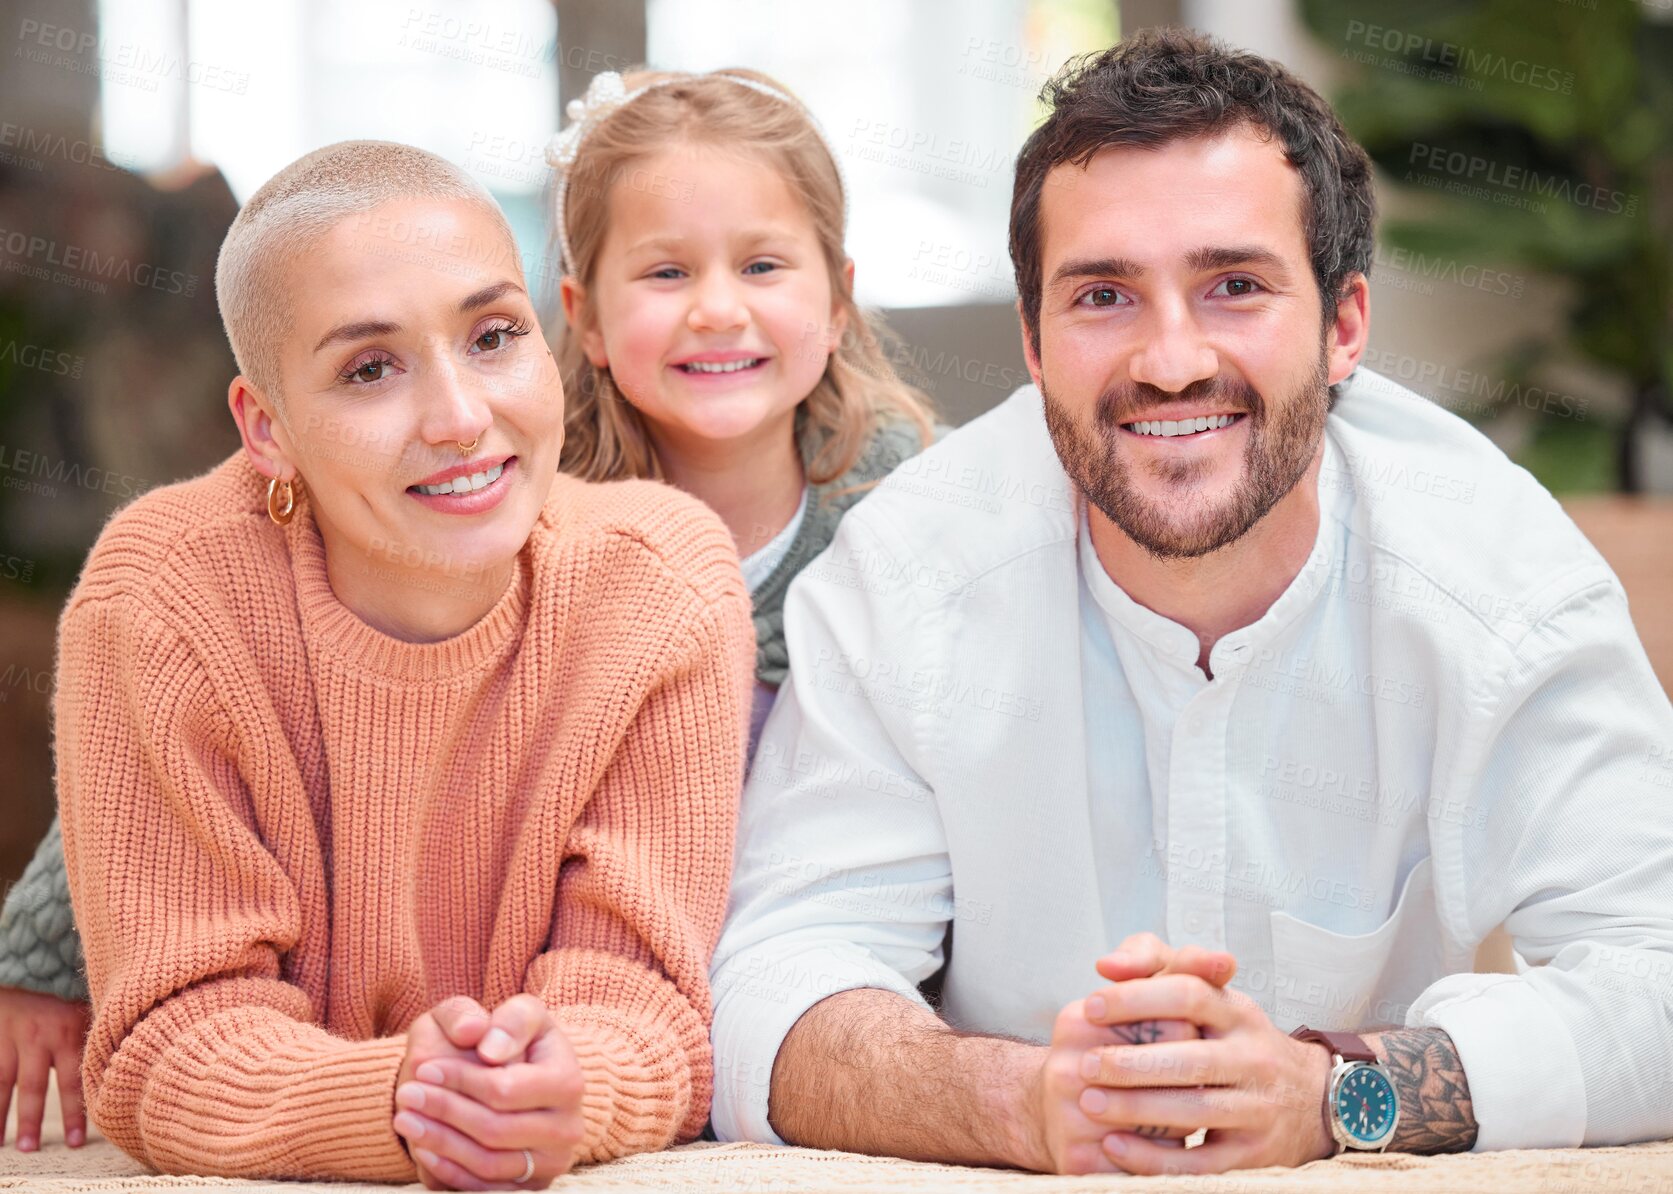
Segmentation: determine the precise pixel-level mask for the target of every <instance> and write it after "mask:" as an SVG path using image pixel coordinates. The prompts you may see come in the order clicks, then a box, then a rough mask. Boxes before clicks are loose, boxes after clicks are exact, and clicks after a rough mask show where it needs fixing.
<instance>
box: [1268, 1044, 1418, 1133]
mask: <svg viewBox="0 0 1673 1194" xmlns="http://www.w3.org/2000/svg"><path fill="white" fill-rule="evenodd" d="M1290 1035H1291V1036H1293V1037H1294V1038H1295V1039H1296V1040H1298V1041H1316V1042H1317V1043H1319V1044H1321V1045H1323V1046H1324V1047H1325V1048H1327V1049H1329V1050H1330V1058H1331V1063H1332V1069H1331V1071H1330V1082H1329V1084H1328V1085H1327V1086H1326V1087H1325V1096H1324V1122H1325V1123H1326V1124H1327V1125H1328V1126H1329V1128H1330V1134H1331V1136H1333V1137H1334V1138H1335V1140H1336V1151H1337V1153H1338V1154H1340V1153H1341V1151H1342V1150H1343V1149H1345V1148H1357V1149H1367V1150H1370V1151H1375V1152H1381V1151H1382V1150H1383V1149H1385V1148H1387V1147H1388V1142H1389V1141H1390V1140H1393V1139H1394V1129H1395V1126H1396V1125H1397V1124H1399V1122H1400V1096H1399V1095H1398V1094H1397V1093H1396V1092H1395V1090H1394V1082H1393V1080H1392V1079H1390V1078H1389V1076H1388V1071H1387V1069H1385V1068H1384V1066H1383V1064H1382V1062H1380V1061H1378V1060H1377V1055H1376V1054H1375V1053H1373V1052H1372V1051H1371V1046H1370V1045H1367V1044H1366V1043H1365V1041H1364V1039H1363V1038H1362V1037H1358V1036H1355V1035H1354V1034H1353V1033H1351V1032H1320V1031H1319V1030H1318V1029H1317V1028H1308V1027H1307V1026H1306V1025H1305V1024H1304V1025H1302V1026H1301V1027H1300V1028H1298V1029H1296V1030H1295V1031H1294V1032H1292V1033H1290Z"/></svg>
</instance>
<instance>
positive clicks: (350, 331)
mask: <svg viewBox="0 0 1673 1194" xmlns="http://www.w3.org/2000/svg"><path fill="white" fill-rule="evenodd" d="M400 330H401V325H400V324H398V323H391V322H389V321H388V320H387V319H361V320H356V321H355V322H354V323H340V324H338V325H337V326H336V327H334V328H332V329H331V330H330V331H329V332H327V333H325V335H323V336H321V337H320V342H319V343H318V344H316V345H314V351H315V352H316V353H317V352H319V350H320V349H322V348H324V347H325V346H326V345H328V344H340V343H342V342H343V341H345V340H348V341H353V340H364V339H366V338H367V337H368V336H388V335H392V334H394V333H395V332H398V331H400Z"/></svg>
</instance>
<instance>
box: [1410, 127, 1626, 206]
mask: <svg viewBox="0 0 1673 1194" xmlns="http://www.w3.org/2000/svg"><path fill="white" fill-rule="evenodd" d="M1406 164H1407V165H1408V166H1415V167H1417V168H1418V169H1420V170H1425V171H1428V172H1429V173H1431V174H1442V175H1448V176H1450V177H1452V178H1454V179H1457V180H1460V181H1462V182H1465V183H1471V184H1483V185H1485V186H1486V187H1492V188H1495V189H1497V190H1499V191H1502V192H1506V193H1514V194H1518V195H1538V196H1539V197H1540V198H1542V199H1556V200H1560V201H1561V202H1564V203H1572V204H1574V205H1575V206H1576V207H1589V208H1591V209H1593V210H1595V211H1601V212H1605V213H1607V214H1609V215H1627V216H1630V215H1635V214H1636V213H1637V211H1638V196H1636V195H1628V194H1626V193H1625V192H1624V191H1616V190H1612V189H1609V188H1606V187H1600V186H1595V185H1593V184H1592V183H1589V182H1576V181H1575V180H1574V179H1572V178H1566V177H1564V176H1562V175H1558V174H1542V173H1540V171H1538V170H1532V169H1529V168H1528V167H1526V166H1507V165H1505V164H1504V163H1503V162H1496V161H1494V160H1493V159H1491V158H1484V157H1482V156H1480V155H1479V154H1471V153H1465V152H1464V151H1463V150H1461V149H1448V148H1447V147H1446V146H1444V145H1428V144H1425V143H1423V142H1421V141H1418V142H1414V143H1413V144H1412V149H1411V153H1410V154H1409V155H1408V157H1407V159H1406ZM1407 181H1413V176H1412V174H1411V172H1410V171H1408V172H1407ZM1482 197H1485V194H1484V195H1483V196H1482Z"/></svg>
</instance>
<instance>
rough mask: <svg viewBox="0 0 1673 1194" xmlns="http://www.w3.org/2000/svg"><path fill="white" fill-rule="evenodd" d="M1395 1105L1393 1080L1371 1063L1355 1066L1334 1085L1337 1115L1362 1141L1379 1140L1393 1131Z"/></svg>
mask: <svg viewBox="0 0 1673 1194" xmlns="http://www.w3.org/2000/svg"><path fill="white" fill-rule="evenodd" d="M1395 1107H1396V1103H1395V1098H1394V1084H1393V1083H1392V1082H1390V1081H1389V1080H1388V1075H1386V1074H1384V1073H1383V1072H1382V1071H1381V1070H1379V1069H1377V1068H1376V1067H1374V1066H1369V1065H1362V1066H1357V1067H1355V1069H1354V1070H1353V1071H1352V1072H1351V1073H1349V1074H1347V1075H1346V1076H1345V1077H1344V1078H1343V1079H1342V1082H1341V1085H1339V1086H1338V1087H1337V1088H1336V1118H1337V1119H1338V1120H1340V1121H1341V1123H1342V1126H1343V1127H1344V1128H1345V1129H1347V1133H1348V1135H1349V1136H1352V1137H1353V1138H1354V1139H1355V1140H1358V1141H1360V1142H1361V1143H1364V1144H1381V1143H1382V1142H1383V1140H1384V1139H1385V1138H1386V1137H1387V1136H1388V1134H1389V1133H1390V1132H1392V1131H1394V1112H1395Z"/></svg>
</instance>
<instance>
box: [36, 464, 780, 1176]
mask: <svg viewBox="0 0 1673 1194" xmlns="http://www.w3.org/2000/svg"><path fill="white" fill-rule="evenodd" d="M264 497H265V490H264V484H263V480H262V478H261V477H260V476H258V475H257V474H256V473H255V472H254V470H253V469H252V468H251V467H250V466H249V465H248V464H247V463H246V462H245V461H244V460H243V458H242V457H234V458H233V459H231V460H228V461H227V462H225V463H223V464H222V465H220V466H219V467H218V468H216V469H215V470H214V471H212V472H210V473H208V474H206V475H204V476H202V477H199V478H197V479H195V480H191V481H187V482H184V483H181V484H178V485H173V486H170V487H168V488H165V489H160V490H157V491H154V492H152V493H150V494H147V495H146V496H144V497H142V498H140V499H139V500H138V501H136V502H134V503H133V504H131V505H130V506H128V507H127V508H126V509H124V510H123V511H122V512H120V513H119V514H118V515H117V516H116V517H115V518H113V519H112V520H111V522H110V524H109V525H108V526H107V527H106V528H105V531H104V533H103V534H102V535H101V536H100V538H99V542H98V544H97V545H96V546H95V547H94V549H93V553H92V555H91V556H90V557H89V559H88V562H87V566H86V568H85V570H84V571H83V573H82V576H81V579H80V581H79V583H78V584H77V586H76V589H75V592H74V593H73V594H72V595H71V597H70V600H69V604H68V606H67V607H66V609H65V611H64V615H63V620H62V622H61V624H60V628H59V640H58V677H57V682H58V686H57V692H56V696H55V703H54V717H55V725H56V755H57V767H58V777H57V778H58V798H59V807H60V814H61V817H62V821H63V834H64V853H65V857H66V860H67V863H68V869H69V877H70V889H71V896H72V899H73V902H74V907H75V917H76V923H77V924H78V925H79V926H80V929H81V934H82V941H83V945H84V949H85V954H86V960H87V975H88V982H89V987H90V990H91V993H92V1001H93V1007H94V1018H93V1025H92V1030H91V1033H90V1035H89V1037H88V1042H87V1051H86V1054H85V1057H84V1059H83V1068H82V1075H83V1079H84V1083H85V1088H86V1092H87V1095H88V1100H89V1102H88V1106H89V1110H90V1112H91V1114H92V1116H93V1119H94V1122H96V1123H97V1124H98V1125H99V1127H100V1128H101V1130H103V1131H104V1132H105V1133H106V1135H107V1136H109V1137H110V1138H111V1139H112V1140H114V1141H115V1142H116V1143H117V1144H119V1145H120V1146H121V1147H122V1148H123V1149H125V1150H126V1151H128V1152H129V1153H131V1154H132V1155H133V1156H134V1157H136V1158H138V1159H140V1160H141V1161H144V1162H146V1163H147V1164H150V1165H151V1166H153V1167H154V1168H156V1169H159V1170H163V1171H169V1172H191V1173H205V1174H224V1175H230V1176H248V1177H257V1176H260V1177H296V1178H358V1179H369V1180H383V1181H412V1180H414V1179H415V1177H416V1171H415V1168H414V1166H413V1163H412V1161H411V1160H410V1159H409V1158H408V1156H407V1153H406V1150H405V1149H404V1148H403V1146H402V1144H401V1141H400V1138H399V1137H398V1136H397V1135H396V1133H395V1131H394V1129H393V1127H392V1125H391V1119H392V1117H393V1115H394V1110H395V1109H394V1085H395V1077H396V1073H397V1070H398V1068H399V1066H400V1064H401V1060H402V1056H403V1053H404V1051H405V1048H406V1037H405V1030H406V1028H407V1026H408V1025H409V1024H411V1022H412V1021H413V1020H414V1019H415V1018H416V1017H417V1016H419V1015H421V1014H422V1013H423V1012H425V1011H427V1010H429V1009H430V1008H432V1007H433V1006H434V1005H435V1004H436V1003H438V1002H440V1001H441V1000H443V999H445V998H447V997H448V996H451V995H456V994H465V995H470V996H472V997H474V998H476V999H478V1000H480V1001H481V1002H482V1003H483V1004H484V1005H485V1006H487V1007H490V1008H492V1007H494V1006H496V1005H498V1004H499V1003H501V1002H503V1001H504V1000H505V999H507V998H509V997H510V996H512V995H514V994H517V993H518V992H523V991H527V992H531V993H533V994H535V995H537V996H538V997H540V998H541V999H542V1000H543V1001H544V1002H545V1003H546V1004H547V1006H549V1007H550V1008H551V1009H552V1010H553V1013H554V1015H555V1017H556V1018H557V1020H558V1023H559V1024H560V1025H561V1026H562V1028H563V1029H564V1031H565V1033H566V1035H567V1036H568V1037H569V1039H570V1041H571V1042H572V1043H573V1045H574V1048H575V1051H576V1053H577V1055H578V1057H579V1059H580V1063H581V1067H582V1070H583V1073H584V1078H585V1096H584V1106H583V1113H584V1118H585V1122H586V1136H585V1140H584V1142H583V1145H582V1151H581V1155H580V1159H581V1160H599V1159H603V1158H608V1157H613V1156H618V1155H621V1154H624V1153H629V1152H634V1151H639V1150H645V1149H656V1148H661V1147H663V1146H665V1145H668V1144H670V1143H673V1142H675V1141H678V1140H682V1139H687V1138H690V1137H692V1136H695V1135H696V1134H697V1132H698V1131H699V1130H700V1129H701V1128H702V1125H703V1122H704V1120H705V1118H706V1116H707V1114H708V1108H709V1094H710V1086H711V1077H712V1070H711V1053H710V1047H709V1037H708V1029H709V1021H710V997H709V990H708V986H707V969H708V960H709V955H710V953H711V952H712V950H713V947H714V943H715V939H716V937H717V935H718V934H719V931H720V925H721V920H722V917H723V915H724V912H725V905H726V889H727V879H728V874H729V871H730V867H731V857H732V845H733V833H734V827H735V822H736V816H737V797H738V791H739V788H740V785H741V780H742V776H743V770H744V739H745V730H746V718H747V715H748V709H749V694H750V680H751V668H752V664H753V651H754V642H753V633H752V630H751V626H750V607H749V598H748V595H747V594H746V592H745V590H744V586H743V581H742V578H741V576H740V575H739V572H738V563H737V557H736V555H735V553H734V550H733V547H732V544H731V540H730V539H729V538H728V536H727V534H726V530H725V528H724V527H723V525H722V524H721V522H720V521H719V519H718V518H716V517H715V516H714V515H713V514H712V513H711V512H709V511H708V510H707V509H706V508H704V507H703V506H701V505H700V504H699V503H698V502H696V501H695V500H693V499H691V498H689V497H686V496H684V495H682V494H680V493H678V492H677V491H675V490H673V489H669V488H667V487H664V486H661V485H655V484H651V483H648V482H622V483H616V484H609V485H589V484H584V483H581V482H578V481H575V480H572V479H570V478H567V477H559V478H558V479H557V481H556V482H555V484H554V485H553V489H552V496H551V499H550V500H549V501H548V502H547V503H546V506H545V508H544V510H543V511H542V514H541V517H540V520H539V522H538V523H537V525H536V527H535V529H534V532H533V534H532V536H531V537H530V540H529V543H528V546H527V547H526V548H525V549H524V550H523V552H522V554H521V555H520V556H519V560H518V568H517V573H516V578H515V580H514V582H513V583H512V585H511V587H510V588H509V589H508V590H507V591H506V593H505V594H504V596H503V597H502V598H500V599H499V601H498V603H497V604H496V605H495V606H494V607H493V609H492V610H491V612H489V613H488V614H487V615H486V616H485V617H484V618H482V619H481V620H480V621H479V622H478V623H477V624H476V625H474V626H472V627H471V628H470V629H469V630H467V631H465V632H464V633H463V634H460V635H458V636H456V637H454V638H451V639H448V640H445V641H443V642H438V643H431V644H411V643H404V642H400V641H398V640H396V639H393V638H390V637H388V636H386V635H384V634H382V633H380V632H378V631H376V630H374V629H372V628H371V627H369V626H367V625H366V624H365V623H364V622H362V621H360V620H359V619H358V618H357V617H356V616H355V615H354V614H352V613H351V612H350V611H349V610H348V609H347V608H346V607H344V606H343V605H342V604H340V603H339V602H338V601H337V599H336V597H335V596H334V594H333V592H332V590H331V587H330V584H329V582H328V580H327V578H326V572H325V561H324V554H323V549H322V546H321V543H320V539H319V533H318V530H317V528H316V526H315V524H314V522H313V520H312V519H311V517H309V515H308V513H307V506H306V503H304V504H303V507H302V511H301V512H300V513H299V515H298V517H297V518H296V519H295V520H294V521H293V522H292V523H291V525H290V526H288V527H286V528H282V529H281V528H280V527H277V526H275V525H273V524H272V523H271V522H270V521H269V520H268V518H267V516H266V513H265V506H264ZM359 565H360V566H377V565H378V561H366V560H361V561H360V562H359Z"/></svg>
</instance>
